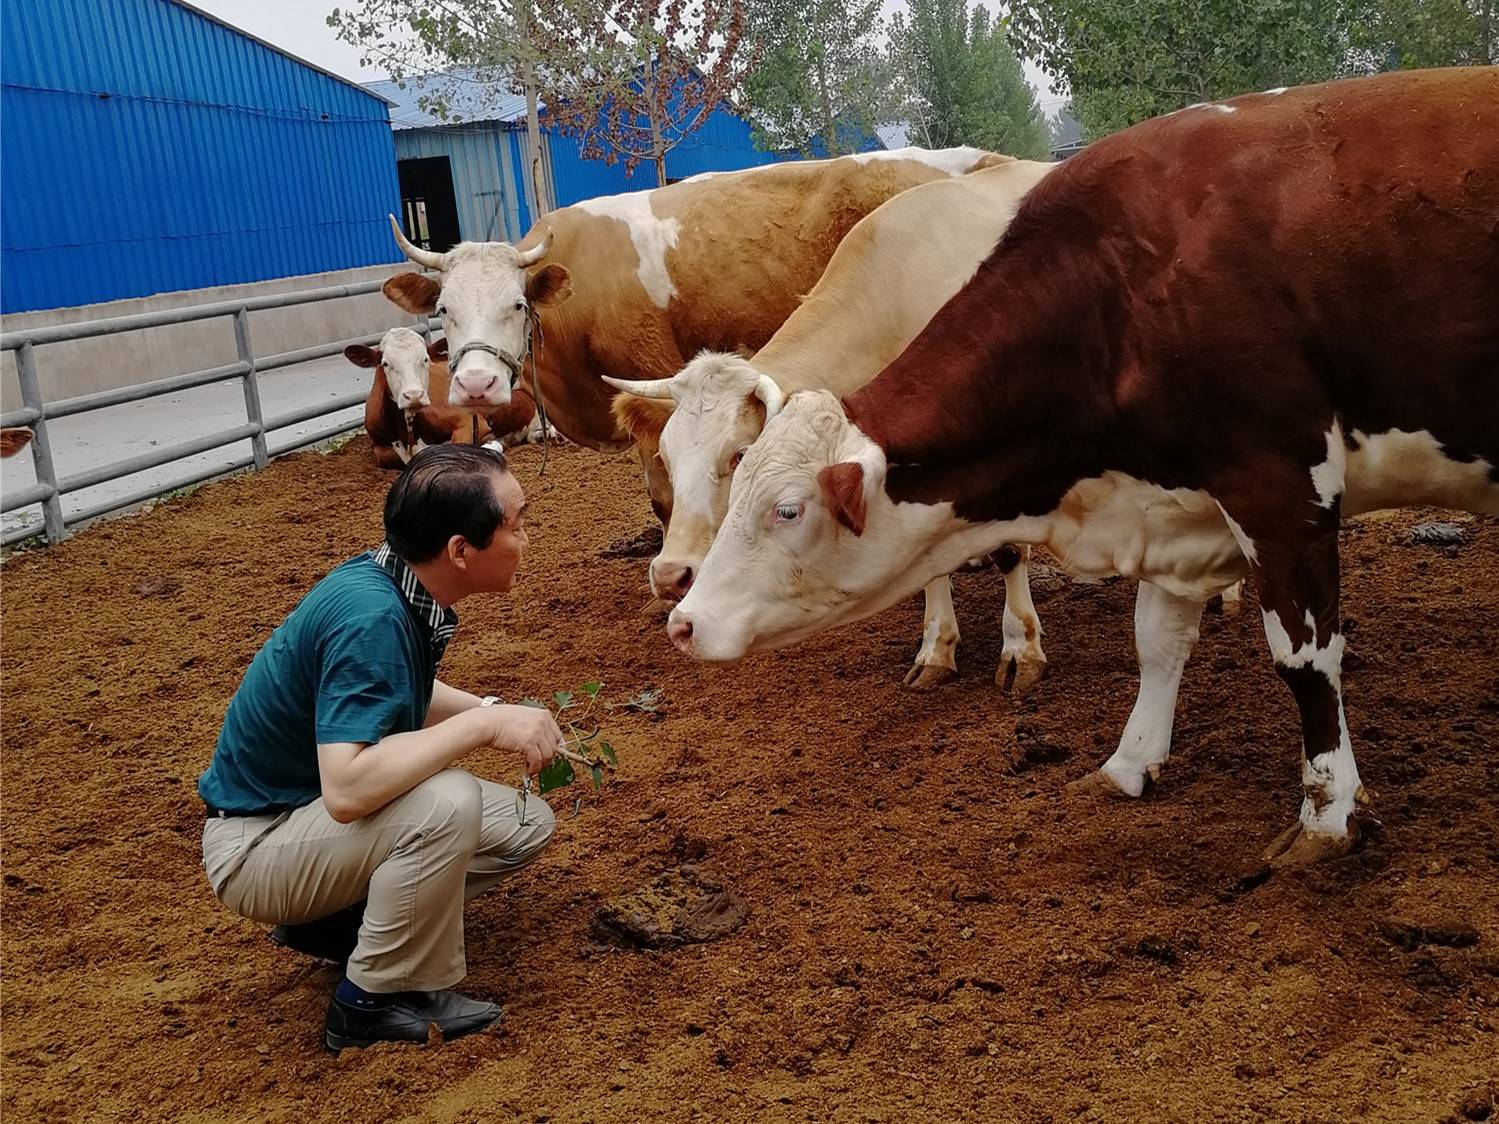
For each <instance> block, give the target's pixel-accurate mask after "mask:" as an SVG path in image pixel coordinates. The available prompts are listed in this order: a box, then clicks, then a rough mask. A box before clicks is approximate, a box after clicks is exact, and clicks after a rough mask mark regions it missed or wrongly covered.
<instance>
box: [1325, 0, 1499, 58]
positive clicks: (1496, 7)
mask: <svg viewBox="0 0 1499 1124" xmlns="http://www.w3.org/2000/svg"><path fill="white" fill-rule="evenodd" d="M1359 17H1360V18H1359V19H1357V20H1356V21H1355V22H1354V24H1353V29H1352V38H1353V44H1354V47H1355V48H1356V49H1357V50H1358V51H1359V52H1360V53H1361V54H1362V56H1363V58H1362V59H1361V60H1359V61H1361V62H1362V64H1363V66H1364V67H1365V68H1367V69H1376V68H1377V69H1386V68H1391V67H1404V68H1411V67H1423V66H1491V65H1493V64H1495V63H1499V3H1496V0H1370V2H1369V3H1368V4H1367V5H1366V7H1365V8H1364V10H1363V11H1361V12H1360V13H1359Z"/></svg>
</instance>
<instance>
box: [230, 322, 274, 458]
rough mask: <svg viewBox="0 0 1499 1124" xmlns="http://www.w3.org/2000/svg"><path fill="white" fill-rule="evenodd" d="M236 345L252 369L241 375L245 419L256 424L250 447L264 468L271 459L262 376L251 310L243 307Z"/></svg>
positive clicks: (236, 327) (236, 331)
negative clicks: (253, 343)
mask: <svg viewBox="0 0 1499 1124" xmlns="http://www.w3.org/2000/svg"><path fill="white" fill-rule="evenodd" d="M234 346H235V348H236V349H237V350H238V351H239V361H240V362H241V363H246V364H248V365H249V367H250V369H249V370H248V371H246V372H245V373H244V374H243V375H241V376H240V379H241V380H242V384H243V386H244V391H245V420H246V421H248V422H249V423H250V424H251V425H253V426H255V427H256V428H255V435H254V436H253V437H251V438H250V447H251V448H252V449H253V450H254V452H255V467H256V468H257V469H260V468H264V467H265V466H266V461H267V460H268V459H269V458H267V456H266V451H265V417H264V415H262V414H261V412H260V376H259V374H258V373H257V372H256V370H255V349H254V348H253V347H251V346H250V310H249V309H248V308H244V307H241V308H240V310H239V311H238V312H236V313H235V314H234Z"/></svg>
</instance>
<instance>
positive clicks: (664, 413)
mask: <svg viewBox="0 0 1499 1124" xmlns="http://www.w3.org/2000/svg"><path fill="white" fill-rule="evenodd" d="M673 405H674V403H672V402H670V401H662V400H661V399H659V398H642V397H641V396H640V395H638V394H624V393H620V394H616V395H615V396H614V401H613V402H611V403H610V404H609V409H610V412H612V413H613V414H614V420H615V422H617V423H618V424H619V427H620V428H621V429H623V430H624V431H625V432H626V433H628V434H629V435H630V440H631V441H636V442H640V441H660V440H661V431H662V430H663V429H665V428H666V421H667V419H668V418H670V417H671V411H672V407H673Z"/></svg>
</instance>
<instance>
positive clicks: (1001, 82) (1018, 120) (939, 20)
mask: <svg viewBox="0 0 1499 1124" xmlns="http://www.w3.org/2000/svg"><path fill="white" fill-rule="evenodd" d="M890 55H891V59H892V61H893V63H894V65H895V68H896V70H897V72H898V73H899V74H900V75H901V76H902V77H903V78H904V80H905V84H906V87H907V90H908V95H909V101H908V114H909V117H910V119H911V124H912V128H911V132H912V138H913V139H916V140H920V141H922V142H923V143H925V144H928V145H930V146H931V147H933V148H946V147H949V146H952V145H959V144H971V145H974V146H976V147H979V148H987V149H990V150H992V151H995V152H1003V153H1007V154H1008V155H1011V156H1023V157H1031V158H1045V156H1046V155H1047V153H1048V151H1049V147H1050V146H1049V133H1048V129H1047V125H1046V120H1045V118H1044V117H1043V116H1042V115H1041V111H1040V110H1039V109H1038V108H1037V106H1036V96H1035V93H1034V92H1033V91H1032V90H1031V87H1030V84H1029V83H1027V82H1026V80H1025V75H1024V74H1023V73H1022V71H1021V67H1020V59H1019V58H1018V57H1017V56H1016V54H1015V50H1014V48H1013V47H1011V45H1010V41H1009V38H1008V36H1007V34H1006V29H1005V26H1004V23H1003V21H1000V20H996V19H995V18H994V17H993V16H991V15H990V13H989V10H988V9H987V8H984V7H983V6H981V5H975V6H974V7H973V9H972V10H971V11H970V9H969V7H968V0H911V4H910V10H909V13H897V14H896V15H895V16H894V17H893V18H892V19H891V22H890Z"/></svg>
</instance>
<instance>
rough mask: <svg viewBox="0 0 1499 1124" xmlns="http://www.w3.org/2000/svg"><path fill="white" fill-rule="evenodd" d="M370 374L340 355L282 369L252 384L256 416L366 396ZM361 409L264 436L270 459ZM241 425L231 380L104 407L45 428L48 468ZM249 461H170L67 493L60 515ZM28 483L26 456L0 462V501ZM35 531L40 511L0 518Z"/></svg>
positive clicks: (85, 465) (73, 469)
mask: <svg viewBox="0 0 1499 1124" xmlns="http://www.w3.org/2000/svg"><path fill="white" fill-rule="evenodd" d="M370 381H371V374H370V372H369V371H367V370H364V369H362V368H359V367H355V366H354V365H353V364H351V363H350V362H349V361H348V360H346V359H345V358H344V357H343V356H342V355H335V356H332V357H330V358H328V359H317V360H313V361H312V362H310V363H301V364H298V365H297V366H295V367H283V368H282V369H280V370H277V371H268V372H265V373H263V374H261V376H260V402H261V410H262V412H263V414H264V415H265V416H266V417H274V416H276V415H277V414H284V413H287V412H289V411H291V410H296V409H300V408H302V407H306V406H312V405H314V404H315V403H317V402H326V401H329V400H330V399H336V398H340V397H343V396H345V395H348V394H353V393H357V392H360V391H365V390H368V389H369V385H370ZM363 418H364V407H363V405H362V404H361V405H360V406H357V407H354V408H351V409H346V410H340V411H338V412H337V413H335V414H330V415H327V416H324V417H320V418H314V419H313V420H312V421H309V422H302V423H300V424H298V425H294V426H288V427H286V428H285V429H279V430H275V431H274V432H272V433H269V434H267V435H266V439H267V442H268V443H269V445H270V449H271V452H272V455H274V454H275V451H276V450H277V449H283V448H285V447H286V446H287V445H289V444H295V443H296V440H297V438H299V437H302V436H306V435H308V434H312V433H316V432H317V431H319V430H323V429H326V428H328V427H329V426H332V425H334V424H335V423H337V422H345V421H346V422H349V423H356V422H358V423H362V421H363ZM244 422H245V396H244V391H243V390H242V389H241V384H240V381H239V380H238V379H228V380H226V381H224V382H220V383H213V384H212V385H209V386H199V387H194V388H193V389H191V390H184V391H180V392H178V393H175V394H167V395H162V396H160V397H157V398H148V399H145V400H144V401H141V402H130V403H127V404H126V405H123V406H111V407H109V408H108V409H104V410H96V411H93V412H91V413H87V414H78V415H75V416H73V417H68V418H59V419H58V420H56V421H49V422H48V423H47V433H48V436H49V437H50V438H51V445H52V463H53V465H54V467H55V468H56V470H57V475H58V477H59V478H60V479H63V478H66V477H69V476H72V475H75V474H77V473H79V472H84V471H86V470H88V469H91V468H95V467H97V466H100V465H105V464H112V463H114V462H116V461H121V460H125V459H127V458H130V457H135V456H140V455H143V454H145V453H149V452H150V451H151V450H153V449H155V448H158V447H162V446H168V445H173V444H181V443H183V442H186V441H190V440H192V439H193V438H196V437H206V436H208V435H209V434H211V433H217V432H219V431H221V430H225V429H231V428H233V427H234V426H236V425H243V424H244ZM249 453H250V442H249V441H248V440H244V441H236V442H235V443H234V444H232V445H225V446H224V447H223V448H220V449H214V450H213V451H212V452H208V453H200V454H199V455H198V456H195V457H191V458H189V459H187V460H181V461H173V462H171V463H170V464H166V465H162V466H161V467H160V468H153V469H149V470H147V471H145V472H138V473H134V474H132V475H130V476H126V477H124V478H122V479H120V480H115V481H111V482H110V483H107V484H97V485H95V486H94V487H92V488H85V489H83V490H82V491H78V492H72V493H69V494H68V495H65V496H63V498H62V505H63V511H64V513H72V512H78V511H82V510H84V509H86V508H91V507H94V506H96V505H98V504H100V503H103V502H105V501H107V500H110V499H115V498H120V497H124V496H127V495H130V494H131V493H133V492H136V491H139V490H141V489H144V488H146V487H147V486H149V485H156V484H162V485H165V484H170V483H171V482H172V481H174V480H180V479H181V478H182V477H184V476H188V475H191V474H193V473H194V472H196V471H198V470H206V469H209V468H212V467H214V466H220V465H225V466H227V465H228V464H230V463H231V462H233V461H234V460H235V459H236V458H237V457H240V456H247V455H248V454H249ZM34 483H36V472H35V466H34V463H33V461H32V457H31V450H30V449H27V450H25V451H23V452H22V453H20V454H18V455H17V456H14V457H10V458H7V459H6V460H4V461H0V494H8V493H10V492H11V491H12V490H14V489H18V488H25V487H28V486H29V485H31V484H34ZM31 523H35V525H36V527H37V530H41V526H42V509H41V506H40V505H36V506H33V507H29V508H20V509H17V510H16V511H9V512H6V513H5V515H4V517H3V526H4V530H5V531H7V532H8V531H10V530H11V529H12V528H14V527H19V526H22V525H23V524H31Z"/></svg>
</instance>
